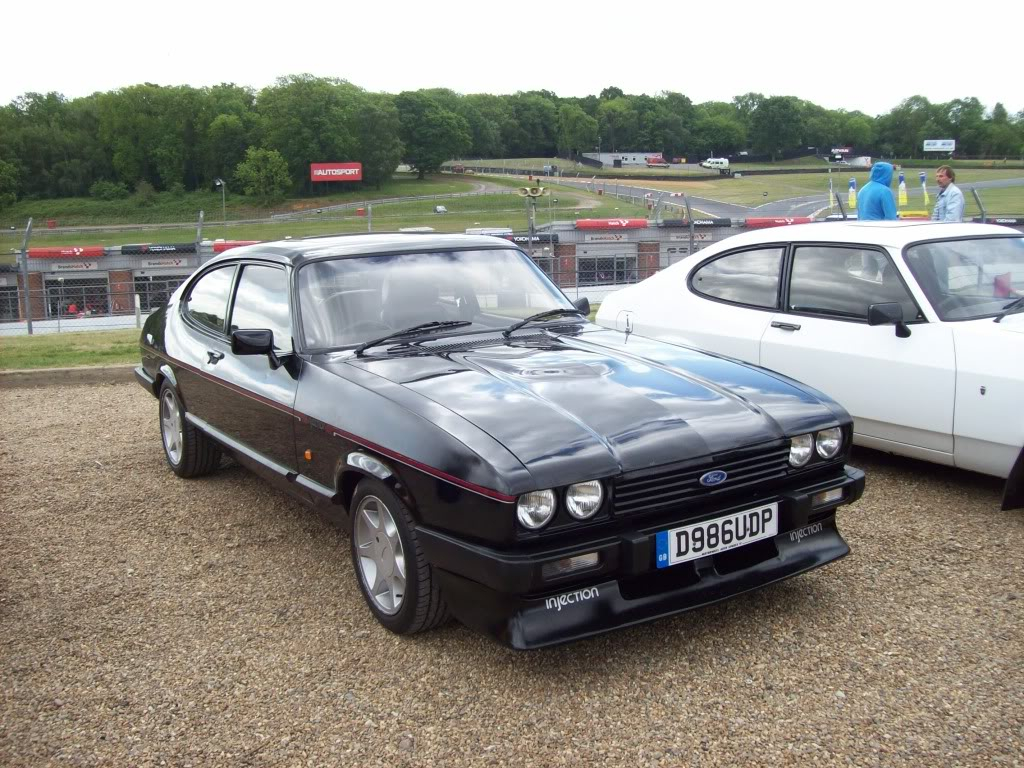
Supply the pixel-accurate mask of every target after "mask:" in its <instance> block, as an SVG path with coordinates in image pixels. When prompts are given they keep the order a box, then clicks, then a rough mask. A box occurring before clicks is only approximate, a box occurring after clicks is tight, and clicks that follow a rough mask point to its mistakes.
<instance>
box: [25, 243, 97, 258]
mask: <svg viewBox="0 0 1024 768" xmlns="http://www.w3.org/2000/svg"><path fill="white" fill-rule="evenodd" d="M106 254H107V249H106V248H104V247H103V246H102V245H86V246H80V245H67V246H58V247H50V248H29V249H28V257H29V258H30V259H90V258H94V259H98V258H102V257H103V256H105V255H106Z"/></svg>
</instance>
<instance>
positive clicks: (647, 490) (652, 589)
mask: <svg viewBox="0 0 1024 768" xmlns="http://www.w3.org/2000/svg"><path fill="white" fill-rule="evenodd" d="M588 311H589V306H588V304H587V300H586V299H581V300H578V301H577V302H576V303H573V302H571V301H570V300H569V299H567V298H566V297H565V295H564V294H563V293H562V292H561V291H560V290H559V289H558V288H557V287H556V286H555V285H554V284H553V283H552V282H551V281H550V280H549V279H548V278H547V277H546V276H545V274H544V273H543V272H542V271H541V270H540V269H539V268H538V267H537V266H536V265H535V264H534V263H533V262H532V261H531V259H530V258H529V257H528V256H527V255H526V254H525V253H523V252H522V251H521V250H519V249H518V248H517V247H515V246H514V245H512V244H511V243H509V242H508V241H505V240H501V239H497V238H491V237H472V236H464V235H421V234H399V235H393V234H382V235H358V236H347V237H331V238H322V239H309V240H302V241H287V242H279V243H263V244H260V245H254V246H249V247H244V248H238V249H235V250H231V251H228V252H227V253H225V254H223V255H221V256H219V257H217V258H215V259H213V260H212V261H210V262H208V263H207V264H204V265H203V266H202V267H201V268H199V269H198V270H197V271H196V272H195V274H194V275H192V276H191V278H190V279H189V280H187V281H186V282H185V283H184V284H183V285H182V286H181V287H180V288H179V289H178V290H177V291H176V292H175V294H174V295H173V296H172V297H171V299H170V301H169V303H168V305H167V306H166V307H164V308H162V309H160V310H158V311H157V312H155V313H154V314H152V315H151V316H150V317H149V319H148V320H147V322H146V325H145V327H144V329H143V333H142V339H141V346H142V365H141V366H140V367H139V368H137V369H136V377H137V379H138V381H139V382H140V383H141V384H142V385H143V386H144V387H145V388H146V389H148V390H149V391H150V392H151V393H152V394H153V395H154V396H155V397H156V398H158V400H159V414H160V430H161V435H162V438H163V446H164V452H165V454H166V457H167V462H168V464H169V465H170V468H171V469H172V470H173V471H174V472H175V473H176V474H178V475H179V476H181V477H186V478H187V477H196V476H198V475H202V474H205V473H208V472H211V471H213V470H215V469H216V468H217V466H218V465H219V463H220V459H221V455H222V454H223V453H228V454H230V455H231V456H232V457H233V458H234V459H235V460H236V461H238V462H239V463H241V464H243V465H245V466H246V467H248V468H250V469H252V470H253V471H254V472H256V473H258V474H260V475H261V476H262V477H264V478H266V479H267V480H269V481H270V482H271V483H273V484H275V485H277V486H279V487H280V488H283V489H285V490H286V491H288V492H289V493H291V494H292V495H293V496H295V497H297V498H299V499H301V500H302V501H304V502H307V503H308V504H310V505H311V506H314V507H316V508H318V509H320V510H321V511H323V512H324V513H325V514H327V515H328V516H329V517H330V518H331V519H333V520H334V521H336V522H337V523H338V524H339V525H342V526H344V527H345V528H346V529H347V531H348V532H349V535H350V541H351V552H352V562H353V566H354V570H355V574H356V578H357V580H358V583H359V586H360V589H361V590H362V593H363V596H364V597H365V599H366V603H367V605H368V607H369V609H370V611H371V612H372V613H373V615H374V616H375V617H376V619H377V620H378V621H379V622H380V623H381V624H382V625H383V626H385V627H386V628H388V629H389V630H391V631H393V632H396V633H399V634H412V633H416V632H420V631H422V630H426V629H430V628H432V627H436V626H438V625H439V624H441V623H442V622H444V621H445V620H447V619H448V618H449V617H450V616H454V617H456V618H457V619H458V620H459V621H461V622H463V623H464V624H466V625H468V626H471V627H475V628H477V629H480V630H482V631H484V632H487V633H489V634H491V635H493V636H494V637H496V638H498V639H499V640H501V641H502V642H504V643H506V644H508V645H511V646H513V647H515V648H536V647H540V646H545V645H549V644H553V643H559V642H564V641H568V640H574V639H578V638H582V637H586V636H589V635H594V634H597V633H601V632H605V631H607V630H610V629H614V628H617V627H623V626H628V625H631V624H636V623H638V622H643V621H647V620H650V619H654V618H657V617H660V616H666V615H669V614H673V613H677V612H680V611H684V610H688V609H691V608H696V607H698V606H702V605H706V604H709V603H713V602H716V601H718V600H723V599H726V598H729V597H732V596H733V595H737V594H740V593H743V592H746V591H748V590H751V589H754V588H756V587H760V586H763V585H765V584H770V583H772V582H775V581H779V580H781V579H785V578H788V577H790V576H795V575H797V574H800V573H803V572H805V571H808V570H811V569H813V568H817V567H818V566H821V565H824V564H826V563H828V562H831V561H833V560H836V559H838V558H840V557H843V556H844V555H846V554H847V553H848V552H849V547H848V546H847V544H846V542H845V541H844V540H843V538H842V536H841V535H840V533H839V531H838V529H837V526H836V510H837V508H838V507H840V506H842V505H844V504H849V503H851V502H853V501H855V500H856V499H858V498H859V497H860V495H861V493H862V492H863V487H864V475H863V473H862V472H861V471H860V470H858V469H855V468H853V467H850V466H847V465H846V463H845V461H846V459H847V456H848V453H849V446H850V442H851V427H852V424H851V420H850V417H849V415H848V414H847V413H846V411H844V410H843V408H842V407H840V406H839V405H837V404H836V403H835V402H833V401H832V400H830V399H829V398H828V397H826V396H825V395H823V394H821V393H820V392H817V391H815V390H812V389H810V388H808V387H805V386H803V385H801V384H799V383H797V382H795V381H792V380H790V379H787V378H785V377H783V376H780V375H778V374H774V373H771V372H768V371H765V370H762V369H759V368H757V367H754V366H750V365H746V364H743V363H739V362H736V361H734V360H729V359H725V358H722V357H718V356H714V355H710V354H707V353H704V352H699V351H696V350H694V349H690V348H686V347H682V346H678V345H672V344H666V343H661V342H656V341H651V340H648V339H644V338H640V337H637V336H635V335H629V334H627V333H622V332H618V331H612V330H607V329H603V328H599V327H597V326H595V325H593V324H591V323H589V322H588V320H587V314H588Z"/></svg>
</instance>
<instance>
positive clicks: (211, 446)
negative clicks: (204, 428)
mask: <svg viewBox="0 0 1024 768" xmlns="http://www.w3.org/2000/svg"><path fill="white" fill-rule="evenodd" d="M160 440H161V443H162V444H163V447H164V457H165V458H166V459H167V463H168V465H170V467H171V469H172V470H173V472H174V474H176V475H177V476H178V477H200V476H201V475H207V474H209V473H210V472H212V471H213V470H215V469H216V468H217V467H218V466H220V454H221V451H220V446H219V445H217V444H216V443H215V442H213V440H211V439H210V438H209V437H207V436H206V435H205V434H203V433H202V432H201V431H199V430H198V429H196V428H195V426H193V425H192V424H190V423H189V421H188V419H186V418H185V406H184V405H182V403H181V398H179V397H178V393H177V392H175V391H174V387H172V386H171V385H170V384H169V383H168V382H166V381H165V382H164V383H163V385H162V386H161V387H160Z"/></svg>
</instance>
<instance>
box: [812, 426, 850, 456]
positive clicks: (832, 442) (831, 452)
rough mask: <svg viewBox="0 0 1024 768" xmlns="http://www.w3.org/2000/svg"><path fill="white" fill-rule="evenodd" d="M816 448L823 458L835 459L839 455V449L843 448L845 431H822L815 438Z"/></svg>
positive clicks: (836, 429)
mask: <svg viewBox="0 0 1024 768" xmlns="http://www.w3.org/2000/svg"><path fill="white" fill-rule="evenodd" d="M814 447H815V448H816V449H817V451H818V455H819V456H821V458H823V459H831V458H834V457H835V455H836V454H837V453H839V449H840V448H842V447H843V430H841V429H840V428H839V427H832V428H831V429H823V430H821V432H819V433H818V435H817V437H815V438H814Z"/></svg>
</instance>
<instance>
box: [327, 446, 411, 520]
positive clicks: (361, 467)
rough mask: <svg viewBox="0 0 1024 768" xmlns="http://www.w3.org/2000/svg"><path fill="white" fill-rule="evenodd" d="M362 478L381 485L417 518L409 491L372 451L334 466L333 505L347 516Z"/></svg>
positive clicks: (353, 453) (360, 452)
mask: <svg viewBox="0 0 1024 768" xmlns="http://www.w3.org/2000/svg"><path fill="white" fill-rule="evenodd" d="M363 478H373V479H375V480H379V481H380V482H382V483H384V485H386V486H387V487H388V488H389V489H390V490H391V492H392V493H394V494H395V495H396V496H398V498H399V499H401V500H402V503H403V504H405V506H406V507H407V508H408V509H409V512H410V513H412V514H413V516H414V517H416V518H418V517H419V514H418V512H417V507H416V500H415V499H414V498H413V497H412V494H411V493H410V492H409V487H408V485H407V484H406V483H403V482H402V479H401V477H400V476H399V474H398V472H397V471H396V470H395V468H394V467H393V466H392V464H391V463H390V462H388V461H387V460H386V459H384V458H382V457H381V456H379V455H377V454H375V453H374V452H372V451H369V450H366V449H362V450H357V451H351V452H349V453H348V454H347V455H346V456H345V457H344V458H343V459H342V460H341V461H339V462H338V469H337V473H336V479H335V489H336V491H337V496H336V497H335V501H336V503H339V504H341V505H342V506H344V507H345V509H346V510H347V511H348V512H349V513H350V514H351V511H352V497H353V496H354V495H355V492H356V486H357V485H359V481H360V480H362V479H363Z"/></svg>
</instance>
